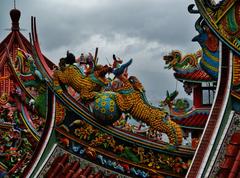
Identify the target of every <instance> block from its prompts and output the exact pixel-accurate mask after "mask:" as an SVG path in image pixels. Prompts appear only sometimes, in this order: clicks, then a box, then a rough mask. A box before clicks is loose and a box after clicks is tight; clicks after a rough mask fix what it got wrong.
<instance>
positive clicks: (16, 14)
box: [10, 0, 21, 31]
mask: <svg viewBox="0 0 240 178" xmlns="http://www.w3.org/2000/svg"><path fill="white" fill-rule="evenodd" d="M13 6H14V7H13V9H12V10H11V11H10V16H11V19H12V30H13V31H16V30H17V31H18V30H19V19H20V16H21V12H20V10H18V9H16V0H13Z"/></svg>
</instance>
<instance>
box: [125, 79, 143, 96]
mask: <svg viewBox="0 0 240 178" xmlns="http://www.w3.org/2000/svg"><path fill="white" fill-rule="evenodd" d="M128 81H129V82H130V83H131V85H132V87H133V88H134V90H136V91H140V92H141V93H142V92H144V91H145V90H144V87H143V85H142V83H141V82H140V81H139V80H138V78H137V77H135V76H130V77H129V78H128Z"/></svg>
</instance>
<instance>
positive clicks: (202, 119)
mask: <svg viewBox="0 0 240 178" xmlns="http://www.w3.org/2000/svg"><path fill="white" fill-rule="evenodd" d="M207 118H208V114H203V113H202V114H195V115H191V116H189V117H184V118H181V119H179V120H177V119H176V120H174V121H175V122H176V123H177V124H179V125H181V126H183V127H189V128H192V127H197V128H204V126H205V124H206V122H207Z"/></svg>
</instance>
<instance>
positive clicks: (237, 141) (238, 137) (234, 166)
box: [218, 132, 240, 177]
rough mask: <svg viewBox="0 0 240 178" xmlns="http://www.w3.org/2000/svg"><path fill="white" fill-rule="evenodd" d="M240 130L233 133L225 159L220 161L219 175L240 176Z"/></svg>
mask: <svg viewBox="0 0 240 178" xmlns="http://www.w3.org/2000/svg"><path fill="white" fill-rule="evenodd" d="M239 163H240V132H236V133H234V134H233V135H232V137H231V140H230V143H229V144H228V145H227V147H226V153H225V157H224V160H223V161H222V162H221V163H220V170H219V172H218V176H219V177H239V176H240V164H239Z"/></svg>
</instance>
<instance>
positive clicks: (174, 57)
mask: <svg viewBox="0 0 240 178" xmlns="http://www.w3.org/2000/svg"><path fill="white" fill-rule="evenodd" d="M201 57H202V52H201V51H197V52H196V53H194V54H187V55H185V56H182V53H181V52H180V51H178V50H173V51H172V52H171V53H169V54H168V55H166V56H163V60H164V61H165V63H166V66H165V68H167V69H171V68H173V70H175V71H183V70H189V69H190V70H191V69H196V68H197V66H198V63H199V60H200V59H201Z"/></svg>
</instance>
